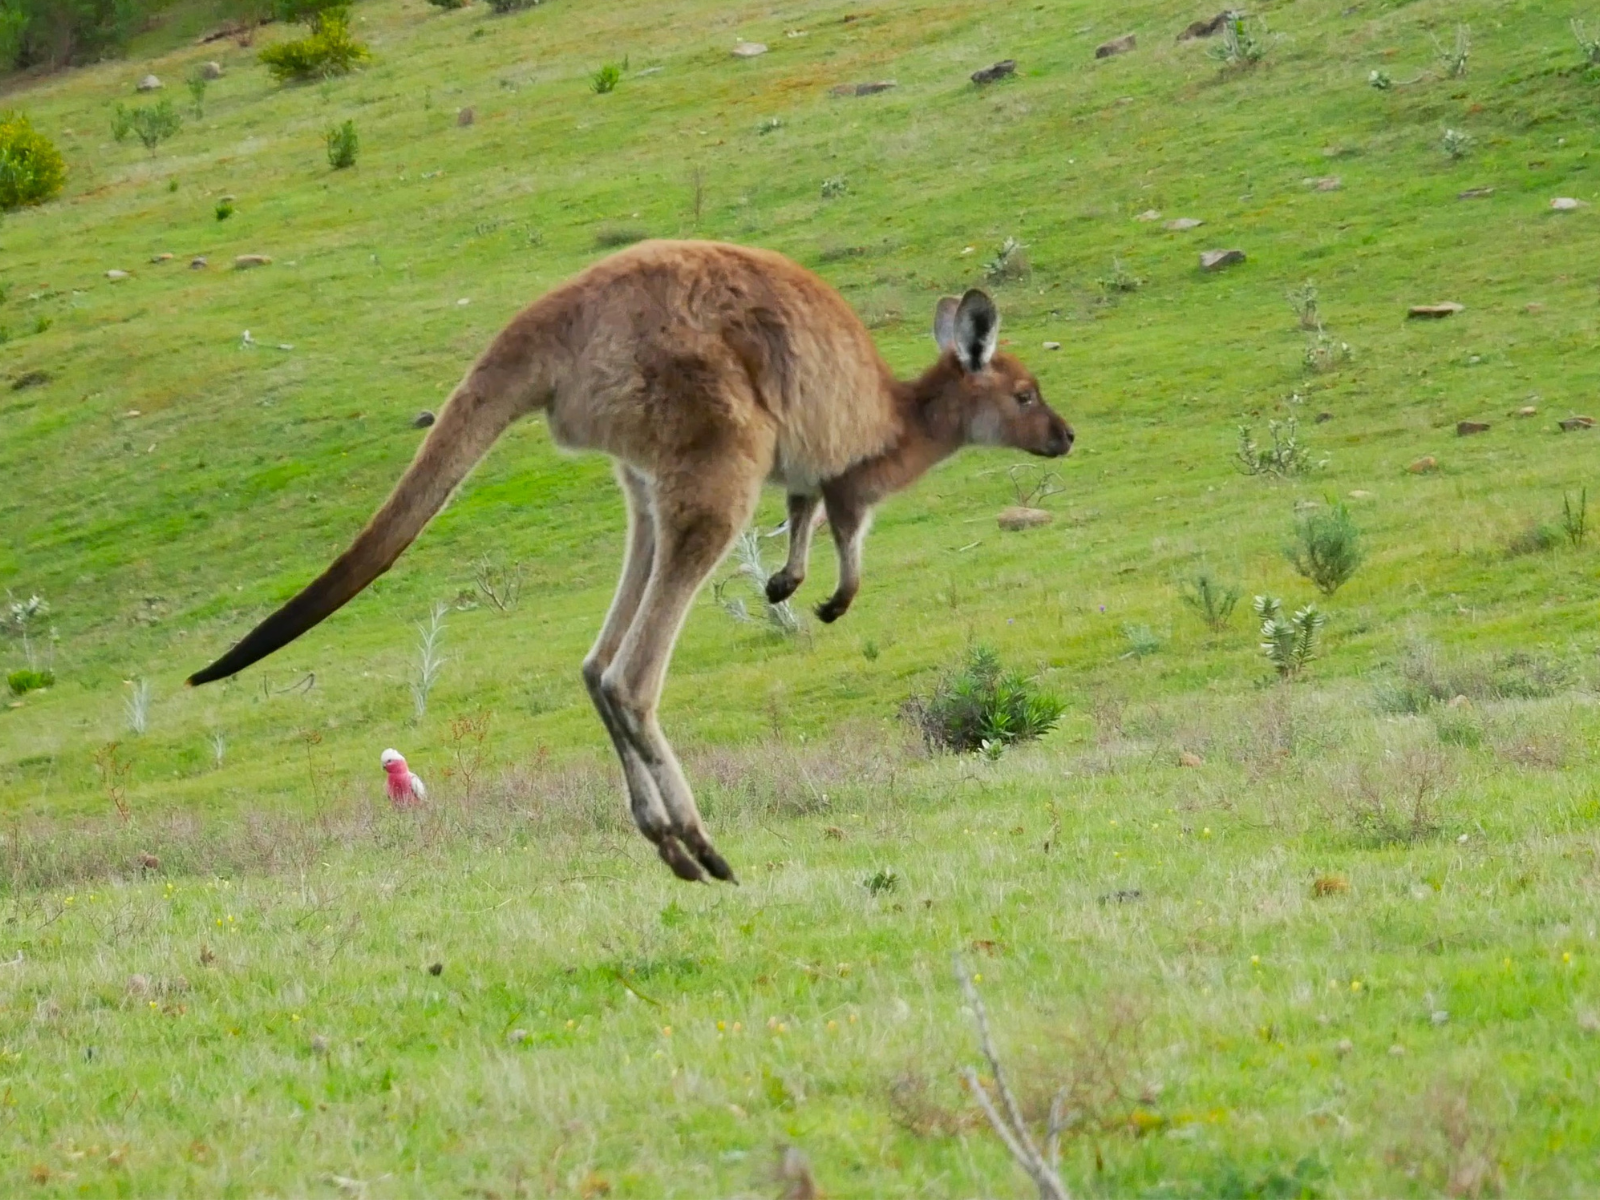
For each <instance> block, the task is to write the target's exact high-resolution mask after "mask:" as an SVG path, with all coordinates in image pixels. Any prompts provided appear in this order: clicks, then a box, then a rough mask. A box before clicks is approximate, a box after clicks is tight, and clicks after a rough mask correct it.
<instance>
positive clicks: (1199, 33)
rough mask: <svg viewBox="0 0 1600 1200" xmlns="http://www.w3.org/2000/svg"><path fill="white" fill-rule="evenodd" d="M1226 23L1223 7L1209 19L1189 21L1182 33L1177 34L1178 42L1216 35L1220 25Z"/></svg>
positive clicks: (1226, 14)
mask: <svg viewBox="0 0 1600 1200" xmlns="http://www.w3.org/2000/svg"><path fill="white" fill-rule="evenodd" d="M1227 23H1228V10H1227V9H1223V10H1222V11H1221V12H1219V13H1218V14H1217V15H1216V16H1214V17H1212V18H1211V19H1210V20H1209V21H1191V22H1190V23H1189V25H1188V26H1187V27H1186V28H1185V29H1184V31H1183V32H1182V33H1180V34H1179V35H1178V40H1179V41H1180V42H1190V41H1193V40H1194V39H1195V38H1208V37H1216V35H1217V34H1219V33H1221V32H1222V27H1223V26H1224V25H1226V24H1227Z"/></svg>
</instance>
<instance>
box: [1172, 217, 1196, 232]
mask: <svg viewBox="0 0 1600 1200" xmlns="http://www.w3.org/2000/svg"><path fill="white" fill-rule="evenodd" d="M1204 224H1205V222H1204V221H1202V220H1200V219H1199V218H1198V217H1179V218H1177V220H1174V221H1168V222H1167V225H1166V227H1167V228H1168V229H1170V230H1172V232H1173V233H1182V232H1184V231H1185V230H1187V229H1199V228H1200V226H1202V225H1204Z"/></svg>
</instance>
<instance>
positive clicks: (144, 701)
mask: <svg viewBox="0 0 1600 1200" xmlns="http://www.w3.org/2000/svg"><path fill="white" fill-rule="evenodd" d="M128 687H129V688H131V689H132V690H131V691H129V693H128V694H127V695H126V696H124V697H123V699H122V711H123V712H124V713H126V714H127V717H128V728H129V729H130V730H132V731H133V732H134V733H136V734H139V735H140V736H141V737H142V736H143V735H144V733H145V731H146V730H147V729H149V728H150V681H149V680H148V679H132V680H129V681H128Z"/></svg>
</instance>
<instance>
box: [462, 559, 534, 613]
mask: <svg viewBox="0 0 1600 1200" xmlns="http://www.w3.org/2000/svg"><path fill="white" fill-rule="evenodd" d="M522 578H523V570H522V564H521V563H512V564H511V565H510V566H505V565H504V564H502V563H500V562H498V561H496V560H495V559H492V558H490V557H489V556H488V555H487V554H485V555H484V556H483V557H482V558H480V559H479V560H478V562H477V564H476V565H475V566H474V567H473V568H472V582H473V585H474V586H475V587H476V588H477V589H478V592H479V593H480V594H481V595H482V596H483V598H484V599H485V600H487V601H488V602H489V603H490V604H492V605H493V606H494V608H495V610H496V611H498V612H502V613H509V612H511V611H512V610H513V609H514V608H516V607H517V600H518V599H519V598H520V597H521V596H522Z"/></svg>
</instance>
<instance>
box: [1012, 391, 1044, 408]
mask: <svg viewBox="0 0 1600 1200" xmlns="http://www.w3.org/2000/svg"><path fill="white" fill-rule="evenodd" d="M1038 399H1039V393H1038V392H1036V391H1034V390H1033V389H1032V388H1028V389H1027V390H1026V391H1022V392H1018V393H1017V403H1018V404H1021V405H1023V406H1027V405H1029V404H1032V403H1033V402H1034V401H1036V400H1038Z"/></svg>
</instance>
